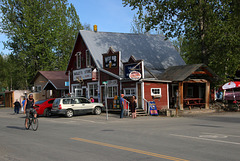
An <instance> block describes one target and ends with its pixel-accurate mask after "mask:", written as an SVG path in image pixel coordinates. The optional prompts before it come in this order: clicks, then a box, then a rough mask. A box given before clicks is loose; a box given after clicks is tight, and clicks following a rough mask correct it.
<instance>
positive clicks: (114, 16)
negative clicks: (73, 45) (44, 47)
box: [0, 0, 136, 54]
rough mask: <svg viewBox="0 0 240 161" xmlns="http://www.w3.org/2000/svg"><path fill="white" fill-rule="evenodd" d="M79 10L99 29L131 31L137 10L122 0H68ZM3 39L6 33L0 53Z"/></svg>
mask: <svg viewBox="0 0 240 161" xmlns="http://www.w3.org/2000/svg"><path fill="white" fill-rule="evenodd" d="M68 2H69V3H72V4H73V5H74V7H75V8H76V10H77V14H78V16H79V18H80V22H81V23H82V24H85V23H87V24H90V25H91V27H92V26H93V25H94V24H96V25H97V26H98V31H104V32H122V33H129V32H130V30H131V22H132V20H133V16H134V14H135V13H136V11H132V10H131V9H130V8H129V7H123V4H122V0H68ZM2 41H7V38H6V36H5V35H3V34H0V53H1V52H3V53H4V54H7V53H9V51H8V50H3V44H2Z"/></svg>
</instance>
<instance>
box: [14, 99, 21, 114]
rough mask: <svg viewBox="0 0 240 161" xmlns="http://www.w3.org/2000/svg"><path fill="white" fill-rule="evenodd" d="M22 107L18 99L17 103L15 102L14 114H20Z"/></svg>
mask: <svg viewBox="0 0 240 161" xmlns="http://www.w3.org/2000/svg"><path fill="white" fill-rule="evenodd" d="M20 107H21V104H20V102H19V101H18V99H16V102H14V112H15V114H19V108H20Z"/></svg>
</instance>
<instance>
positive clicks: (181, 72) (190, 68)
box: [158, 64, 217, 81]
mask: <svg viewBox="0 0 240 161" xmlns="http://www.w3.org/2000/svg"><path fill="white" fill-rule="evenodd" d="M200 67H203V68H206V69H207V70H208V71H209V72H210V73H211V74H212V78H211V79H217V75H216V74H215V73H214V72H213V71H212V70H211V69H210V68H209V67H208V66H206V65H205V64H189V65H182V66H172V67H169V68H168V69H166V70H165V72H164V73H162V74H161V75H159V76H158V78H159V79H162V80H170V81H184V80H185V79H187V78H188V77H189V76H190V75H191V74H192V73H193V72H195V71H196V70H198V69H199V68H200Z"/></svg>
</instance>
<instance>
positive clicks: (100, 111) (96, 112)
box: [94, 107, 102, 115]
mask: <svg viewBox="0 0 240 161" xmlns="http://www.w3.org/2000/svg"><path fill="white" fill-rule="evenodd" d="M101 113H102V109H101V108H100V107H95V109H94V114H95V115H100V114H101Z"/></svg>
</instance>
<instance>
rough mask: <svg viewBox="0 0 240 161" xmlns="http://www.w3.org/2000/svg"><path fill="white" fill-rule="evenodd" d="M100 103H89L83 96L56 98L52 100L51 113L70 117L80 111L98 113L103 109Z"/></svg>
mask: <svg viewBox="0 0 240 161" xmlns="http://www.w3.org/2000/svg"><path fill="white" fill-rule="evenodd" d="M103 107H104V106H103V104H102V103H91V102H90V101H89V100H87V99H86V98H84V97H69V98H56V99H55V100H54V102H53V105H52V109H51V114H64V115H65V116H66V117H72V116H73V115H78V114H80V113H89V112H91V113H92V114H95V115H100V114H101V113H102V109H103Z"/></svg>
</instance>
